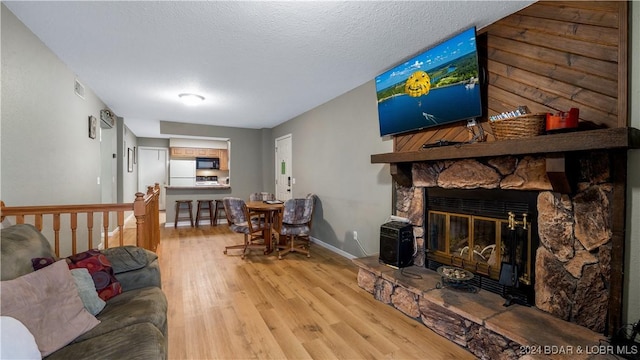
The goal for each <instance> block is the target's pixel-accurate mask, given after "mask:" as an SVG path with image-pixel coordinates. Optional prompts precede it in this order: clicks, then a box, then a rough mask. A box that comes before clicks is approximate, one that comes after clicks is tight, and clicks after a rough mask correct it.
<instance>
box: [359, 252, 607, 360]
mask: <svg viewBox="0 0 640 360" xmlns="http://www.w3.org/2000/svg"><path fill="white" fill-rule="evenodd" d="M353 262H354V263H355V264H356V265H357V266H358V267H359V268H360V269H359V271H358V285H359V286H360V287H361V288H363V289H365V290H366V291H368V292H370V293H371V294H373V296H374V297H375V299H376V300H378V301H381V302H384V303H386V304H389V305H390V306H393V307H395V308H396V309H398V310H399V311H400V312H402V313H403V314H405V315H406V316H409V317H411V318H414V319H415V320H416V321H419V322H421V323H422V324H423V325H425V326H426V327H428V328H429V329H431V330H433V331H434V332H436V333H437V334H439V335H441V336H443V337H445V338H447V339H449V340H450V341H453V342H455V343H456V344H458V345H460V346H462V347H464V348H466V349H467V350H469V351H470V352H471V353H473V354H474V355H476V356H477V357H479V358H481V359H536V358H558V359H568V358H571V359H591V358H593V357H594V355H598V356H597V358H599V359H605V358H612V359H614V358H615V357H614V356H613V355H612V353H614V352H615V351H614V350H612V349H611V348H607V347H606V344H607V343H606V342H605V340H606V339H605V338H604V336H603V335H601V334H598V333H596V332H593V331H591V330H589V329H587V328H585V327H582V326H579V325H576V324H572V323H568V322H566V321H564V320H561V319H558V318H557V317H555V316H553V315H550V314H548V313H546V312H544V311H541V310H539V309H537V308H534V307H525V306H520V305H513V306H509V307H505V306H503V303H504V299H503V298H502V297H500V296H499V295H497V294H493V293H490V292H488V291H483V290H480V291H479V292H478V293H469V292H466V291H459V290H456V289H451V288H446V287H445V288H442V289H438V288H437V286H436V284H437V283H438V282H439V281H441V279H440V277H439V276H438V274H437V273H435V272H433V271H431V270H429V269H426V268H424V267H418V266H412V267H409V268H405V269H403V270H398V269H393V268H391V267H389V266H386V265H382V264H380V263H379V262H378V258H377V256H369V257H366V258H360V259H355V260H353ZM601 346H605V347H601ZM554 355H557V356H554Z"/></svg>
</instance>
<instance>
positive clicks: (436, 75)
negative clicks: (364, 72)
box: [376, 27, 482, 136]
mask: <svg viewBox="0 0 640 360" xmlns="http://www.w3.org/2000/svg"><path fill="white" fill-rule="evenodd" d="M479 72H480V71H479V66H478V52H477V47H476V29H475V27H472V28H470V29H468V30H466V31H464V32H462V33H460V34H458V35H456V36H454V37H451V38H449V39H447V40H445V41H444V42H442V43H440V44H439V45H437V46H434V47H432V48H430V49H429V50H427V51H425V52H423V53H421V54H419V55H417V56H414V57H413V58H411V59H409V60H407V61H405V62H404V63H402V64H400V65H398V66H396V67H394V68H392V69H390V70H388V71H386V72H384V73H383V74H381V75H379V76H377V77H376V93H377V97H378V120H379V123H380V136H385V135H394V134H399V133H403V132H408V131H414V130H420V129H424V128H428V127H433V126H439V125H443V124H449V123H452V122H456V121H461V120H469V119H474V118H476V117H479V116H482V104H481V102H482V101H481V98H480V84H479Z"/></svg>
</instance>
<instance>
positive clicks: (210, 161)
mask: <svg viewBox="0 0 640 360" xmlns="http://www.w3.org/2000/svg"><path fill="white" fill-rule="evenodd" d="M196 169H220V159H219V158H196Z"/></svg>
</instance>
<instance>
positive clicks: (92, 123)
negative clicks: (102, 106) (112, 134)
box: [89, 115, 98, 139]
mask: <svg viewBox="0 0 640 360" xmlns="http://www.w3.org/2000/svg"><path fill="white" fill-rule="evenodd" d="M97 132H98V119H96V117H95V116H93V115H90V116H89V138H91V139H95V138H96V133H97Z"/></svg>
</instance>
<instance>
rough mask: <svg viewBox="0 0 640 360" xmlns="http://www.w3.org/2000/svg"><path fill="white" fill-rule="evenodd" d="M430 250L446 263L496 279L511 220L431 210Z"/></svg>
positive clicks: (429, 215)
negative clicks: (504, 239)
mask: <svg viewBox="0 0 640 360" xmlns="http://www.w3.org/2000/svg"><path fill="white" fill-rule="evenodd" d="M428 217H429V218H428V224H429V229H428V231H429V235H428V236H429V251H430V253H431V255H433V256H434V257H436V258H437V259H439V260H440V261H441V262H443V263H447V264H451V265H455V266H459V267H462V268H467V269H472V270H473V272H476V273H481V274H484V275H487V276H490V277H492V278H495V279H497V278H498V275H499V272H500V264H501V262H502V261H503V259H502V254H503V253H504V251H505V245H503V244H506V243H507V242H506V241H501V240H502V239H503V238H504V237H505V236H509V233H510V231H508V222H507V221H505V220H501V219H494V218H489V217H482V216H473V215H464V214H455V213H448V212H442V211H429V212H428Z"/></svg>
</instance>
